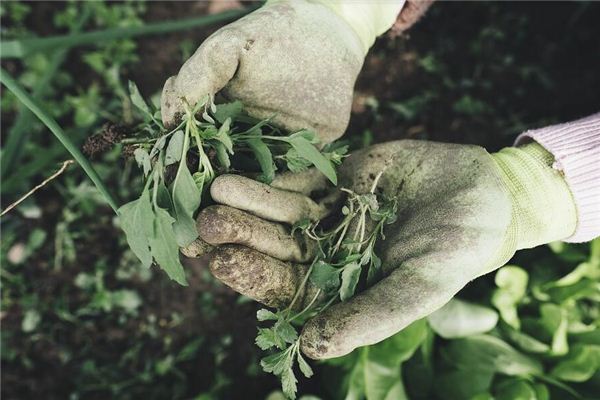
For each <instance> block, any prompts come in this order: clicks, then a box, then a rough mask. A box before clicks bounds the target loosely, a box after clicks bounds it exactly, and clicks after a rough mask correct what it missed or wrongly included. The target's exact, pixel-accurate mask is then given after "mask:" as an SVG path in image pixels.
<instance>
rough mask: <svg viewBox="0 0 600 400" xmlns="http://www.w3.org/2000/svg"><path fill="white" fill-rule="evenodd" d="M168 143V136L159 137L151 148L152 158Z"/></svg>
mask: <svg viewBox="0 0 600 400" xmlns="http://www.w3.org/2000/svg"><path fill="white" fill-rule="evenodd" d="M166 143H167V137H166V136H161V137H159V138H158V139H157V140H156V142H155V143H154V146H152V149H151V150H150V158H153V157H154V156H156V155H157V154H158V153H159V152H160V151H161V150H162V149H163V148H164V147H165V144H166Z"/></svg>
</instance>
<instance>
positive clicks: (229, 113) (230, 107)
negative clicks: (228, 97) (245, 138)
mask: <svg viewBox="0 0 600 400" xmlns="http://www.w3.org/2000/svg"><path fill="white" fill-rule="evenodd" d="M241 112H242V102H240V101H237V100H236V101H234V102H231V103H224V104H217V109H216V111H215V112H214V116H215V118H216V119H217V121H219V122H220V123H221V124H224V123H225V121H226V120H227V118H231V120H235V119H236V118H237V116H238V115H240V113H241Z"/></svg>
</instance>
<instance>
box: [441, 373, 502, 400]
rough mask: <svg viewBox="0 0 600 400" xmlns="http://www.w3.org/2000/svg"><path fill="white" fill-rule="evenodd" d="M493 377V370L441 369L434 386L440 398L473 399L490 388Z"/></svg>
mask: <svg viewBox="0 0 600 400" xmlns="http://www.w3.org/2000/svg"><path fill="white" fill-rule="evenodd" d="M493 377H494V373H493V372H492V371H489V370H484V369H475V368H474V369H464V370H450V371H439V372H438V373H437V374H436V376H435V377H434V379H435V380H434V385H433V386H434V391H435V392H436V393H437V395H438V398H440V399H452V400H472V399H474V398H479V397H476V396H479V395H481V394H482V393H486V392H487V391H488V390H489V388H490V386H491V384H492V379H493ZM483 398H484V399H486V397H483ZM487 398H489V397H487Z"/></svg>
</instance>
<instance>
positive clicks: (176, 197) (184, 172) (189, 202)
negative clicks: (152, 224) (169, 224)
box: [172, 160, 201, 247]
mask: <svg viewBox="0 0 600 400" xmlns="http://www.w3.org/2000/svg"><path fill="white" fill-rule="evenodd" d="M172 193H173V205H174V208H175V215H176V218H177V219H176V221H175V223H174V224H173V231H174V232H175V237H176V238H177V243H178V244H179V245H180V246H181V247H184V246H187V245H188V244H190V243H192V242H193V241H194V240H195V239H196V238H197V237H198V231H197V229H196V221H194V217H193V215H194V212H195V211H196V210H197V209H198V207H199V206H200V197H201V193H200V190H198V187H197V186H196V183H195V182H194V179H193V178H192V175H191V174H190V170H189V169H188V167H187V165H186V163H185V160H181V162H180V165H179V170H178V173H177V176H176V177H175V181H174V182H173V190H172Z"/></svg>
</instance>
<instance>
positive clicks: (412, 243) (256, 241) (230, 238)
mask: <svg viewBox="0 0 600 400" xmlns="http://www.w3.org/2000/svg"><path fill="white" fill-rule="evenodd" d="M551 163H552V156H551V155H550V154H549V153H548V152H546V151H545V150H544V149H543V148H542V147H541V146H539V145H538V144H535V143H534V144H528V145H525V146H523V147H520V148H508V149H504V150H503V151H501V152H499V153H496V154H492V155H490V154H488V153H487V152H486V151H485V150H484V149H482V148H480V147H477V146H465V145H455V144H442V143H432V142H423V141H410V140H405V141H396V142H389V143H384V144H380V145H376V146H372V147H370V148H368V149H365V150H362V151H359V152H356V153H355V154H353V155H352V156H350V157H349V158H348V159H347V160H346V161H345V162H344V164H343V165H342V167H341V168H340V182H341V186H343V187H347V188H349V189H351V190H353V191H354V192H356V193H359V194H360V193H367V192H368V191H369V190H370V188H371V186H372V183H373V180H374V179H375V177H376V176H377V175H378V174H379V173H380V172H382V175H381V178H380V180H379V182H378V185H377V193H380V194H384V195H386V196H392V197H395V198H396V199H397V201H398V219H397V221H396V222H394V223H393V224H391V225H388V226H387V228H386V230H385V237H386V239H385V240H383V241H380V242H379V247H378V248H377V251H376V252H377V254H378V255H379V256H380V258H381V259H382V265H383V271H384V278H383V279H382V280H381V281H379V282H378V283H376V284H375V285H373V286H372V287H370V288H368V289H367V290H365V291H364V292H362V293H359V294H358V295H356V296H355V297H353V298H351V299H349V300H348V301H346V302H342V303H338V304H335V305H333V306H331V307H329V308H328V309H326V310H325V311H324V312H322V313H320V314H318V315H317V316H316V317H315V318H313V319H312V320H310V321H308V323H307V324H306V325H305V327H304V329H303V331H302V334H301V337H300V341H301V342H300V345H301V349H302V351H303V352H304V353H305V354H306V355H308V356H309V357H311V358H315V359H320V358H331V357H337V356H342V355H344V354H347V353H349V352H350V351H352V350H353V349H355V348H356V347H359V346H364V345H368V344H373V343H376V342H379V341H381V340H383V339H385V338H387V337H389V336H391V335H393V334H394V333H396V332H398V331H399V330H401V329H403V328H404V327H406V326H407V325H409V324H410V323H412V322H413V321H415V320H417V319H420V318H423V317H425V316H427V315H428V314H430V313H431V312H433V311H435V310H436V309H438V308H440V307H441V306H442V305H444V304H445V303H446V302H448V301H449V300H450V299H451V298H452V296H454V295H455V294H456V293H457V292H458V291H459V290H460V289H461V288H463V287H464V286H465V285H466V284H467V283H468V282H469V281H471V280H473V279H475V278H477V277H478V276H480V275H483V274H486V273H488V272H490V271H493V270H494V269H496V268H498V267H500V266H502V265H503V264H504V263H505V262H506V261H508V260H509V259H510V257H511V256H512V255H513V254H514V252H515V251H516V250H517V249H521V248H527V247H533V246H537V245H539V244H542V243H547V242H550V241H553V240H558V239H562V238H566V237H568V236H569V235H571V234H572V233H573V232H574V230H575V226H576V211H575V206H574V203H573V199H572V196H571V193H570V191H569V189H568V187H567V185H566V183H565V181H564V179H563V177H562V176H561V175H560V173H559V172H557V171H555V170H553V169H552V168H551V167H550V165H551ZM324 182H325V179H324V178H322V177H320V176H319V175H318V174H316V173H315V172H307V173H303V174H300V175H289V174H288V175H284V176H281V177H279V178H278V180H277V181H276V182H275V183H274V186H268V185H264V184H262V183H259V182H256V181H252V180H250V179H248V178H244V177H240V176H233V175H225V176H222V177H219V178H217V179H216V180H215V182H214V183H213V185H212V187H211V195H212V196H213V199H214V200H215V201H216V202H218V203H220V204H221V205H217V206H212V207H209V208H207V209H205V210H203V211H202V212H201V213H200V215H199V217H198V228H199V233H200V236H201V238H202V239H204V240H205V241H207V242H209V243H211V244H213V245H217V246H219V247H218V248H217V249H216V250H215V251H214V252H213V255H212V258H211V261H210V267H211V270H212V272H213V274H214V275H215V276H216V277H217V278H218V279H220V280H222V281H223V282H224V283H225V284H227V285H229V286H231V287H232V288H233V289H235V290H236V291H238V292H240V293H243V294H245V295H247V296H249V297H252V298H254V299H256V300H258V301H260V302H262V303H264V304H266V305H269V306H277V307H282V306H285V305H286V304H288V303H289V302H290V301H291V299H292V297H293V296H294V293H295V291H296V288H297V287H298V286H299V285H300V282H301V280H302V278H303V276H304V274H305V273H306V269H307V268H306V264H307V263H308V262H309V260H311V256H312V254H313V253H312V246H311V243H310V242H307V241H305V240H304V239H302V240H297V239H295V238H294V237H292V236H290V233H289V232H290V230H289V224H292V223H294V222H296V221H298V220H300V219H303V218H311V219H313V220H314V219H319V218H322V217H323V216H324V215H326V214H327V213H328V211H329V209H330V208H331V206H332V204H334V203H332V202H331V200H332V198H331V197H327V198H326V201H324V202H321V203H317V202H315V201H313V200H311V199H310V197H309V195H310V193H311V192H313V191H314V189H318V190H317V191H318V192H322V189H323V187H324ZM334 193H336V191H335V190H334ZM334 197H335V195H334ZM314 291H315V289H314V288H311V287H310V286H309V287H308V288H307V289H306V292H307V293H304V294H301V297H304V298H306V299H308V298H311V297H312V293H314ZM301 300H302V299H301Z"/></svg>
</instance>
